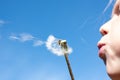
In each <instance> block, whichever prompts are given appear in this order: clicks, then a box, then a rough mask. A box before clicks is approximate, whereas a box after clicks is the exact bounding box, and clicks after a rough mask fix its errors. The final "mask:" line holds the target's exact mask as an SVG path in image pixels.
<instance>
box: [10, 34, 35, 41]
mask: <svg viewBox="0 0 120 80" xmlns="http://www.w3.org/2000/svg"><path fill="white" fill-rule="evenodd" d="M9 38H10V39H12V40H19V41H21V42H25V41H30V40H33V38H34V37H33V36H32V35H30V34H26V33H22V34H19V35H18V36H16V35H15V34H12V35H10V36H9Z"/></svg>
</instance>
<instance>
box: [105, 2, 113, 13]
mask: <svg viewBox="0 0 120 80" xmlns="http://www.w3.org/2000/svg"><path fill="white" fill-rule="evenodd" d="M113 1H115V0H109V3H108V4H107V6H106V7H105V8H104V10H103V13H104V12H105V11H106V10H107V9H108V8H109V6H110V5H111V4H112V2H113Z"/></svg>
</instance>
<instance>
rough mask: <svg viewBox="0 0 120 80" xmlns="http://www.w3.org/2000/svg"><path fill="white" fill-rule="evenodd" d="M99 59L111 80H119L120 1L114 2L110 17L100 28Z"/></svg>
mask: <svg viewBox="0 0 120 80" xmlns="http://www.w3.org/2000/svg"><path fill="white" fill-rule="evenodd" d="M100 33H101V34H102V38H101V39H100V41H99V42H98V48H99V57H100V58H101V59H103V61H104V63H105V65H106V70H107V73H108V75H109V76H110V78H111V79H112V80H120V0H116V3H115V5H114V7H113V11H112V17H111V19H110V20H109V21H108V22H106V23H105V24H104V25H102V26H101V28H100Z"/></svg>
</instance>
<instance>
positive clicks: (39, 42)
mask: <svg viewBox="0 0 120 80" xmlns="http://www.w3.org/2000/svg"><path fill="white" fill-rule="evenodd" d="M43 44H44V42H43V41H41V40H37V41H34V44H33V46H41V45H43Z"/></svg>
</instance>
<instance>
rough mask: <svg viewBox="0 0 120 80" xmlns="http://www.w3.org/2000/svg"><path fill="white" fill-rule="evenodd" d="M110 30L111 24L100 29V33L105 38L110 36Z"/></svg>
mask: <svg viewBox="0 0 120 80" xmlns="http://www.w3.org/2000/svg"><path fill="white" fill-rule="evenodd" d="M109 28H110V25H109V22H107V23H105V24H103V25H102V26H101V28H100V33H101V34H102V35H103V36H104V35H106V34H108V32H109Z"/></svg>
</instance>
